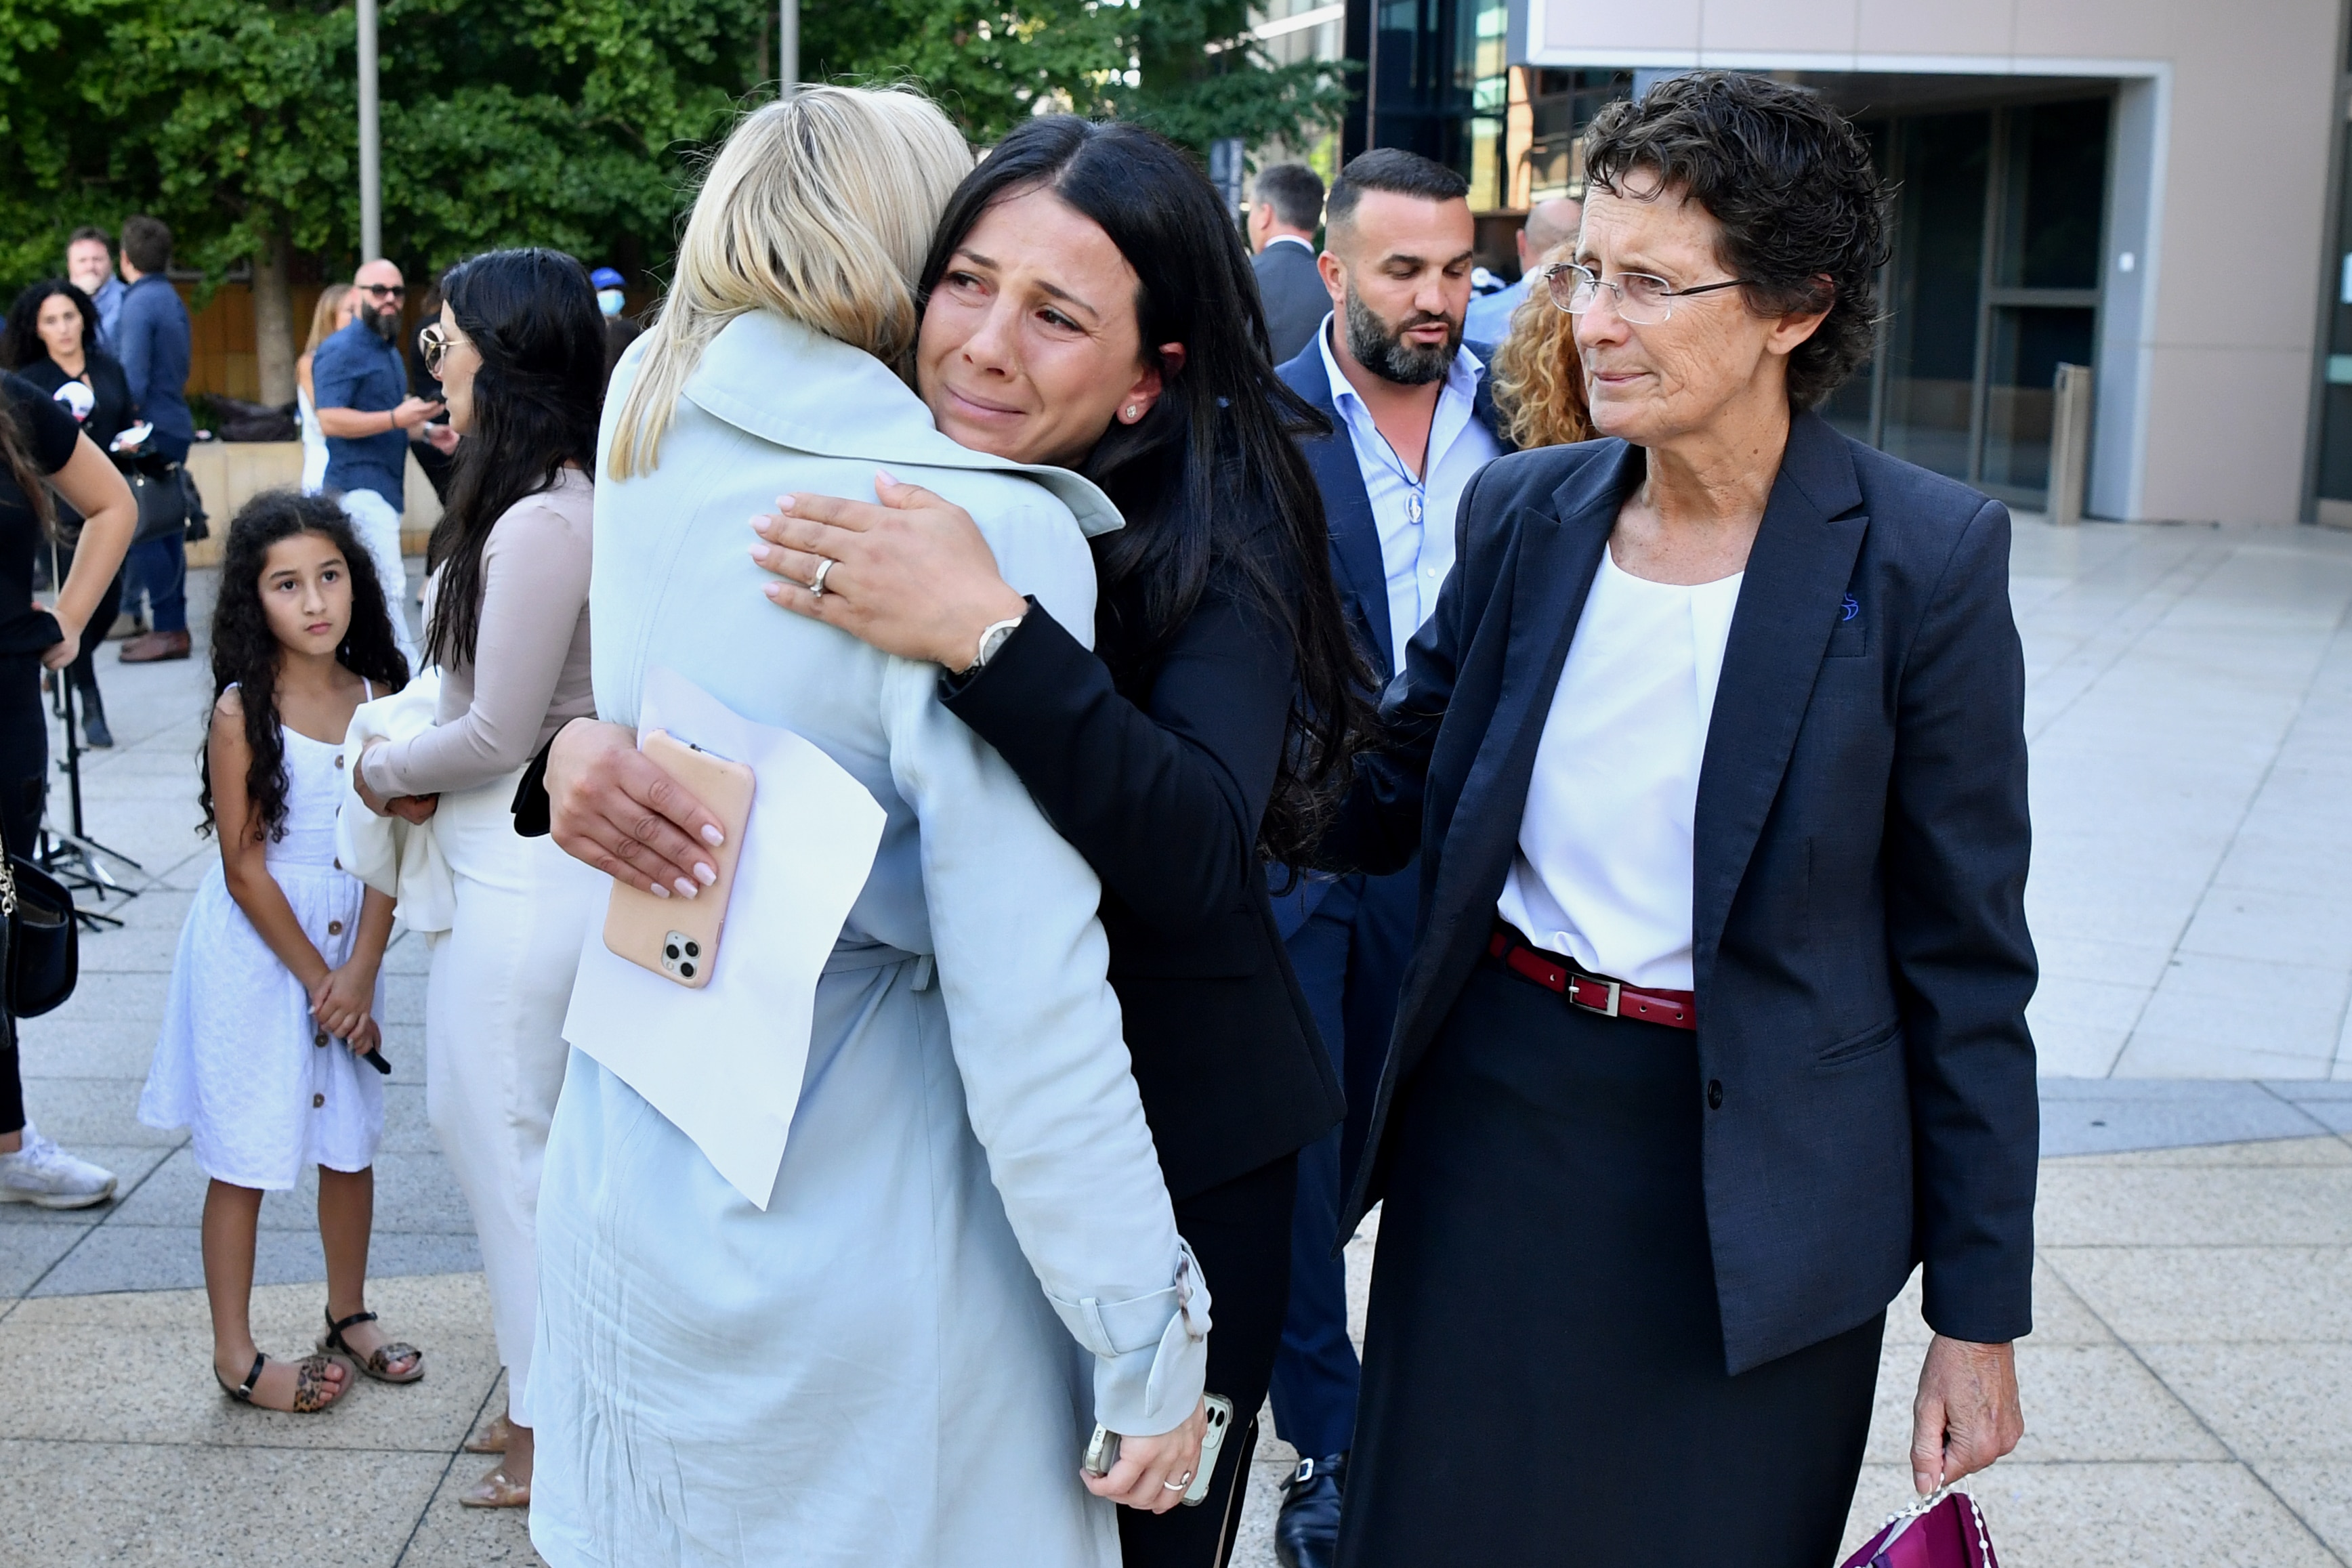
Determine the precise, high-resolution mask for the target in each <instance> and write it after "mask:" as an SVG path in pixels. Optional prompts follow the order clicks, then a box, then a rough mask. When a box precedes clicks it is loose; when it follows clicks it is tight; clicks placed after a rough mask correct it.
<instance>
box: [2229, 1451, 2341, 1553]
mask: <svg viewBox="0 0 2352 1568" xmlns="http://www.w3.org/2000/svg"><path fill="white" fill-rule="evenodd" d="M2251 1469H2252V1470H2253V1472H2254V1474H2255V1475H2257V1476H2259V1477H2260V1478H2262V1480H2263V1483H2264V1484H2265V1485H2267V1486H2268V1487H2269V1488H2270V1489H2271V1490H2273V1491H2274V1492H2276V1493H2277V1494H2278V1497H2279V1500H2280V1501H2282V1502H2284V1503H2285V1504H2286V1506H2287V1507H2289V1508H2291V1509H2293V1510H2294V1511H2295V1512H2296V1513H2297V1514H2298V1515H2300V1516H2301V1517H2302V1520H2303V1522H2304V1523H2305V1526H2306V1527H2308V1528H2309V1529H2310V1530H2311V1531H2312V1532H2313V1533H2314V1534H2315V1535H2317V1536H2318V1537H2319V1538H2320V1540H2322V1541H2324V1542H2326V1543H2327V1545H2328V1548H2329V1549H2330V1550H2331V1551H2333V1552H2335V1553H2336V1556H2338V1557H2340V1558H2343V1559H2344V1560H2345V1561H2347V1562H2352V1461H2346V1460H2337V1461H2333V1462H2320V1463H2312V1462H2306V1461H2299V1460H2279V1459H2263V1460H2260V1461H2257V1462H2256V1463H2255V1464H2253V1465H2252V1467H2251Z"/></svg>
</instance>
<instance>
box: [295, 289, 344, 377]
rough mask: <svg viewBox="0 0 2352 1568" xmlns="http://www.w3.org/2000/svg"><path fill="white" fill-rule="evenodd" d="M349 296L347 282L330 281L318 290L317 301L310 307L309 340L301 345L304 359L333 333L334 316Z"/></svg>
mask: <svg viewBox="0 0 2352 1568" xmlns="http://www.w3.org/2000/svg"><path fill="white" fill-rule="evenodd" d="M351 296H352V286H351V285H350V284H348V283H330V284H329V285H327V287H324V288H321V289H320V290H319V303H318V304H316V305H314V306H312V307H311V308H310V341H309V342H307V343H305V344H303V345H302V357H303V358H304V359H308V358H310V356H311V355H312V354H315V353H317V352H318V351H319V345H320V344H321V343H323V342H325V341H326V340H328V339H330V338H331V337H333V336H334V335H335V327H336V321H335V318H336V316H337V315H339V314H341V310H342V308H343V301H344V300H346V299H348V298H351Z"/></svg>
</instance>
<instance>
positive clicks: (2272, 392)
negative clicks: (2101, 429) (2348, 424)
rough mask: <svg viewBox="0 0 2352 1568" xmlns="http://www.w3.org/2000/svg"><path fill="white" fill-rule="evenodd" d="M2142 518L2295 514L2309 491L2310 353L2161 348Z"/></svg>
mask: <svg viewBox="0 0 2352 1568" xmlns="http://www.w3.org/2000/svg"><path fill="white" fill-rule="evenodd" d="M2153 359H2154V361H2155V364H2154V370H2155V374H2154V376H2153V377H2152V378H2151V385H2150V387H2149V397H2148V410H2147V487H2146V489H2145V491H2144V492H2143V494H2144V497H2145V503H2144V505H2143V507H2142V511H2141V515H2142V516H2143V517H2172V518H2187V519H2190V520H2200V519H2205V518H2219V519H2221V521H2223V522H2233V523H2288V522H2293V521H2294V515H2295V507H2296V504H2297V498H2298V497H2300V496H2301V495H2302V493H2303V443H2304V416H2305V409H2306V408H2307V407H2308V403H2309V398H2310V392H2311V359H2310V356H2309V355H2308V354H2307V353H2296V352H2290V351H2286V350H2259V349H2238V350H2216V349H2179V348H2171V349H2168V348H2158V350H2155V353H2154V355H2153Z"/></svg>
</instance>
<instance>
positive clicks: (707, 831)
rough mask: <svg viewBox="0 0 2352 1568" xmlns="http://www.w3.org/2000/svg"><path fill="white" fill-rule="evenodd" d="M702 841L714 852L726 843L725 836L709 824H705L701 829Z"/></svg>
mask: <svg viewBox="0 0 2352 1568" xmlns="http://www.w3.org/2000/svg"><path fill="white" fill-rule="evenodd" d="M702 841H703V842H704V843H706V844H709V846H710V847H711V848H712V849H714V850H715V849H717V848H718V847H719V845H721V844H723V843H725V842H726V841H727V835H726V834H724V833H722V832H720V831H719V830H718V829H716V828H714V827H711V826H710V825H709V823H705V824H704V825H703V829H702Z"/></svg>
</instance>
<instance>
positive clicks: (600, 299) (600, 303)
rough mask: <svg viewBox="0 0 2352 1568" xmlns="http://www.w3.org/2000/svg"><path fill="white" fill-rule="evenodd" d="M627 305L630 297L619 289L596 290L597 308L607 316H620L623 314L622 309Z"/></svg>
mask: <svg viewBox="0 0 2352 1568" xmlns="http://www.w3.org/2000/svg"><path fill="white" fill-rule="evenodd" d="M626 303H628V296H626V295H625V294H623V293H622V292H621V291H620V290H619V289H617V288H600V289H598V290H596V308H598V309H599V310H602V311H603V312H604V314H605V315H607V316H618V315H619V314H620V313H621V307H622V306H623V305H625V304H626Z"/></svg>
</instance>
